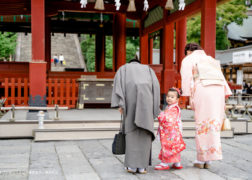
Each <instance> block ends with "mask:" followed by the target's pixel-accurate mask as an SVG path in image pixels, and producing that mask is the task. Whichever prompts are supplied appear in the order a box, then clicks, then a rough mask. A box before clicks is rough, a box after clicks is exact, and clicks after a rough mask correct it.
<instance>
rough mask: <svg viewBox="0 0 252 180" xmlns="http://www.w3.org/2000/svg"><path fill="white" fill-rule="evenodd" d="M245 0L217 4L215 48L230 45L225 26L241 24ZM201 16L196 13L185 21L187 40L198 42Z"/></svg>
mask: <svg viewBox="0 0 252 180" xmlns="http://www.w3.org/2000/svg"><path fill="white" fill-rule="evenodd" d="M246 8H247V7H246V6H245V0H231V1H229V2H227V3H224V4H222V5H219V6H218V7H217V10H216V49H217V50H224V49H228V48H229V47H230V41H229V40H228V36H227V33H228V30H227V26H228V25H229V24H230V23H232V22H235V23H237V24H238V25H242V23H243V19H244V18H247V15H246V12H247V9H246ZM200 35H201V16H200V15H197V16H195V17H193V18H191V19H189V20H188V22H187V42H197V43H199V44H200Z"/></svg>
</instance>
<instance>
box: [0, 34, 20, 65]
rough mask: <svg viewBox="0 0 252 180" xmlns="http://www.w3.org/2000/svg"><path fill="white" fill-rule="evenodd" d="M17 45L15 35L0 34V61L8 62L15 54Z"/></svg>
mask: <svg viewBox="0 0 252 180" xmlns="http://www.w3.org/2000/svg"><path fill="white" fill-rule="evenodd" d="M16 44H17V35H16V33H12V32H4V33H3V34H0V61H3V60H7V61H8V60H9V58H10V56H11V55H13V54H14V53H15V50H16Z"/></svg>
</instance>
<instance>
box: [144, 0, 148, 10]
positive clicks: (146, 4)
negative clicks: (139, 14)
mask: <svg viewBox="0 0 252 180" xmlns="http://www.w3.org/2000/svg"><path fill="white" fill-rule="evenodd" d="M148 9H149V3H148V1H147V0H144V8H143V10H144V11H148Z"/></svg>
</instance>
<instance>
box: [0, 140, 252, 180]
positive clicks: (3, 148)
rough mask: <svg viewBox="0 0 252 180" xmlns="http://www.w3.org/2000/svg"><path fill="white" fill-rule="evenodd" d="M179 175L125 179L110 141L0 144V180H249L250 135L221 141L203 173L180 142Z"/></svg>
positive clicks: (120, 158) (189, 145)
mask: <svg viewBox="0 0 252 180" xmlns="http://www.w3.org/2000/svg"><path fill="white" fill-rule="evenodd" d="M185 142H186V144H187V148H186V150H185V151H183V152H182V164H183V166H184V169H182V170H166V171H155V170H154V168H153V166H151V167H150V168H149V170H148V174H146V175H141V174H135V175H133V174H129V173H127V172H126V171H125V170H124V166H123V159H124V156H123V155H120V156H115V155H113V154H112V153H111V143H112V140H111V139H109V140H85V141H54V142H33V141H32V140H30V139H20V140H17V139H16V140H0V180H99V179H102V180H123V179H125V180H126V179H127V180H139V179H141V180H152V179H153V180H154V179H155V180H159V179H160V180H162V179H186V180H197V179H199V180H208V179H209V180H219V179H220V180H221V179H231V180H238V179H242V180H243V179H252V171H251V169H252V135H244V136H235V138H234V139H222V147H223V156H224V159H223V160H222V161H217V162H214V163H213V164H212V167H211V168H210V169H209V170H206V169H197V168H194V167H192V162H193V161H194V159H195V157H196V153H195V142H194V139H185ZM159 150H160V145H159V142H158V141H154V143H153V154H152V155H153V156H152V159H153V165H155V164H157V163H159V161H158V159H157V157H158V153H159Z"/></svg>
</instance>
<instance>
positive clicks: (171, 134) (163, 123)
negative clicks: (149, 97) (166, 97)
mask: <svg viewBox="0 0 252 180" xmlns="http://www.w3.org/2000/svg"><path fill="white" fill-rule="evenodd" d="M158 121H159V128H158V131H159V135H160V142H161V150H160V153H159V157H158V158H159V159H160V160H161V161H162V162H163V163H176V162H180V152H181V151H183V150H184V149H185V143H184V141H183V139H182V134H181V132H182V123H181V114H180V108H179V106H178V104H177V103H176V104H173V105H170V106H168V107H167V108H166V110H165V111H164V112H161V113H160V114H159V116H158Z"/></svg>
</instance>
